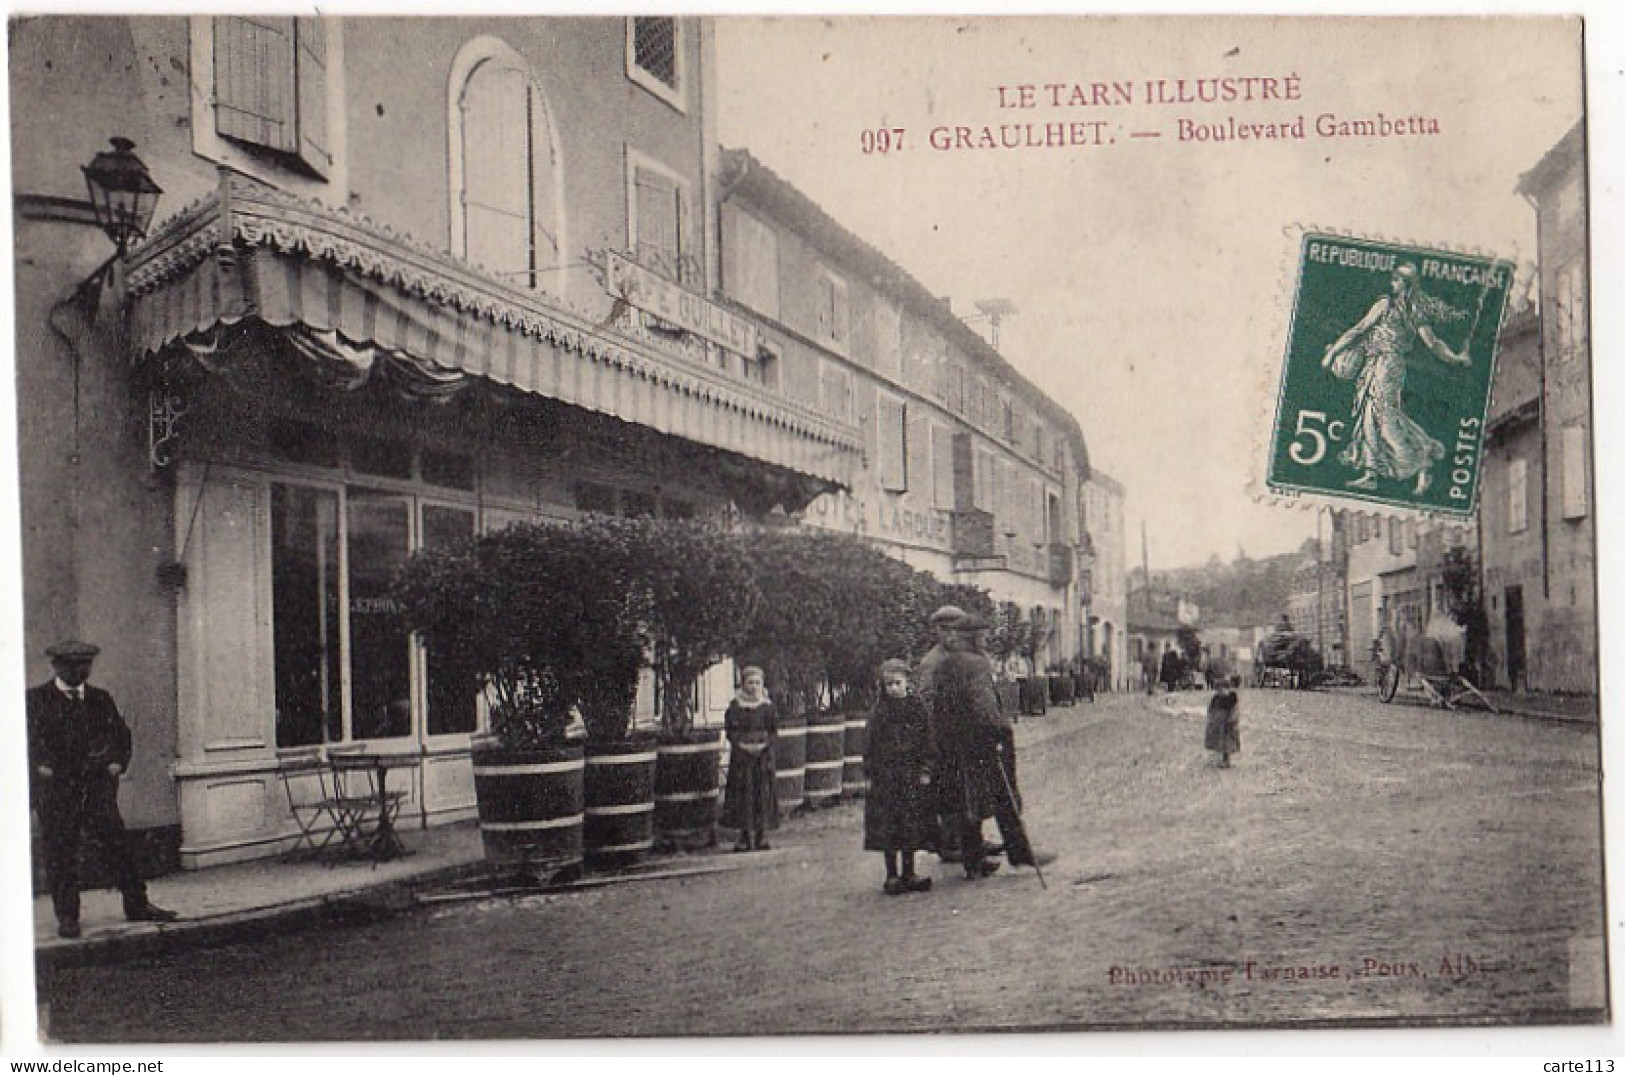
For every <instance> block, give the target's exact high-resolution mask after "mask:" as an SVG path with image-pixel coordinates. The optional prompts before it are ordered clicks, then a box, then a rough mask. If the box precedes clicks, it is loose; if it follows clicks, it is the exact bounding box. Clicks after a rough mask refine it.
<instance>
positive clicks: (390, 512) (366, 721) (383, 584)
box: [345, 489, 412, 739]
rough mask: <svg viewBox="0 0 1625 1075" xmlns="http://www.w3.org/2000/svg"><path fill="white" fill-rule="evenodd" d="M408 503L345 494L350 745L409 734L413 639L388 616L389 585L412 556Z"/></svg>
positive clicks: (383, 496)
mask: <svg viewBox="0 0 1625 1075" xmlns="http://www.w3.org/2000/svg"><path fill="white" fill-rule="evenodd" d="M411 512H412V502H411V501H410V500H409V499H408V498H407V497H404V496H399V495H396V494H392V493H378V492H373V491H371V490H366V489H350V490H348V491H347V495H346V512H345V522H346V526H347V531H348V532H347V540H346V545H347V546H348V552H349V568H350V579H349V581H350V714H351V715H350V730H351V735H352V738H355V739H395V738H400V737H403V736H407V735H410V734H411V733H412V670H411V663H412V662H411V639H410V636H409V635H408V633H407V631H406V630H405V628H404V627H402V626H401V624H400V622H399V621H398V620H397V619H396V617H395V615H394V611H395V610H394V606H393V603H392V601H391V599H390V586H391V584H392V583H393V582H394V580H395V573H396V572H397V571H398V570H399V569H400V567H401V565H402V564H404V563H405V562H406V558H407V556H408V555H410V553H411V548H412V545H411V540H412V514H411Z"/></svg>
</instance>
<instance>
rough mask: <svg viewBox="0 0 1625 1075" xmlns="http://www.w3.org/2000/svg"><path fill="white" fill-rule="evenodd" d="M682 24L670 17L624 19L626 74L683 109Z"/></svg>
mask: <svg viewBox="0 0 1625 1075" xmlns="http://www.w3.org/2000/svg"><path fill="white" fill-rule="evenodd" d="M683 67H684V64H683V24H682V22H681V21H679V20H678V19H676V18H674V17H671V16H651V15H635V16H633V17H631V18H629V19H627V20H626V75H627V77H628V78H630V79H631V80H632V81H633V82H636V83H637V84H638V85H640V86H642V87H643V88H644V89H646V90H648V91H649V92H650V93H652V94H654V95H655V96H656V97H659V98H660V99H661V100H662V101H665V102H666V103H667V104H669V105H671V106H672V107H673V108H675V109H677V110H678V111H686V110H687V103H686V101H685V91H684V85H683V76H684V74H685V72H684V70H683Z"/></svg>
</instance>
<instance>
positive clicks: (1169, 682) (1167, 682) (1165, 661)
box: [1162, 646, 1185, 694]
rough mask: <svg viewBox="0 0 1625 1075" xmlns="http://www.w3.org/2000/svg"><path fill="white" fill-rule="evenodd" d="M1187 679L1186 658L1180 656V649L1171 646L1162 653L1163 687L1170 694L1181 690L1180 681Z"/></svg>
mask: <svg viewBox="0 0 1625 1075" xmlns="http://www.w3.org/2000/svg"><path fill="white" fill-rule="evenodd" d="M1184 678H1185V658H1184V657H1182V656H1180V653H1179V647H1177V646H1169V647H1168V648H1167V649H1165V650H1163V651H1162V686H1163V689H1164V690H1166V691H1167V692H1168V693H1169V694H1172V693H1174V691H1177V690H1178V689H1179V681H1180V680H1182V679H1184Z"/></svg>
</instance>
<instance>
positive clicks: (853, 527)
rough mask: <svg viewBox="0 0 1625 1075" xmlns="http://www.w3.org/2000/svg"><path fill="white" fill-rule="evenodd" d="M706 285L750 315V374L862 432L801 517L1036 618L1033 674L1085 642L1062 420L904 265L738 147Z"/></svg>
mask: <svg viewBox="0 0 1625 1075" xmlns="http://www.w3.org/2000/svg"><path fill="white" fill-rule="evenodd" d="M718 189H719V191H720V195H719V204H720V209H719V224H720V231H721V242H722V294H723V296H724V301H725V302H727V303H728V304H729V307H730V308H731V309H734V310H736V311H738V312H739V313H740V314H741V315H742V316H747V317H750V318H752V319H754V320H757V321H759V322H760V323H761V324H762V325H763V326H764V328H763V332H762V336H761V340H760V345H759V346H760V351H759V359H758V361H757V363H756V365H755V367H754V368H753V370H752V371H751V375H752V376H753V377H754V378H756V379H757V380H759V381H760V382H761V383H763V384H764V385H767V386H770V387H771V388H772V390H774V391H776V392H779V393H781V394H782V395H783V396H784V398H786V399H787V400H794V401H795V402H796V403H797V404H798V405H799V406H801V407H803V408H806V409H808V410H812V411H814V412H817V413H820V414H822V415H824V416H826V417H827V418H829V419H830V420H831V421H832V422H836V423H840V424H842V425H843V426H844V425H848V424H854V423H855V424H856V425H857V426H858V427H859V428H860V429H861V430H862V442H863V456H864V463H863V466H862V468H861V469H860V470H859V472H858V474H857V477H856V479H855V480H854V482H853V484H852V485H851V487H850V488H847V489H842V490H837V491H833V492H830V493H826V494H824V495H822V496H820V497H817V498H815V499H814V500H813V501H812V502H811V504H810V505H809V506H808V507H807V508H806V510H805V512H804V513H803V514H802V516H801V520H802V522H803V523H804V524H805V525H809V526H814V527H819V528H823V529H829V530H836V531H841V532H844V533H851V534H857V535H860V536H862V537H864V538H867V539H869V540H871V541H873V542H874V543H875V544H876V545H877V546H878V547H880V548H882V549H884V550H886V551H887V552H888V553H890V554H892V555H895V556H897V557H898V558H899V559H902V560H904V561H905V562H907V563H908V564H910V565H911V566H913V567H915V568H917V569H920V570H923V571H929V572H931V573H932V574H933V575H935V576H936V577H937V578H939V579H941V580H943V581H946V582H961V583H969V584H973V585H976V586H980V587H982V588H983V589H985V590H987V591H988V592H989V593H990V594H991V596H992V597H993V599H994V600H995V601H997V602H1001V603H1002V602H1013V603H1015V604H1016V605H1018V606H1020V607H1021V609H1022V610H1023V611H1024V612H1026V613H1027V614H1028V615H1029V616H1030V617H1031V618H1032V619H1033V620H1034V621H1035V622H1037V623H1039V624H1040V625H1041V626H1042V627H1043V628H1044V629H1045V638H1046V641H1045V643H1044V644H1043V646H1042V647H1041V648H1040V649H1039V651H1038V652H1037V654H1036V663H1037V665H1038V666H1039V670H1040V671H1042V669H1043V667H1044V666H1045V665H1046V664H1048V663H1050V662H1052V661H1059V660H1064V659H1066V658H1069V657H1072V656H1075V655H1077V654H1078V653H1079V652H1080V645H1081V641H1082V638H1083V623H1084V621H1083V611H1082V604H1081V602H1080V600H1079V591H1078V581H1077V564H1078V553H1079V549H1080V547H1081V546H1082V544H1083V542H1084V540H1085V539H1084V532H1083V531H1082V529H1081V525H1082V523H1081V520H1080V519H1079V516H1078V512H1077V511H1076V510H1073V509H1069V508H1068V507H1067V506H1068V505H1076V504H1078V503H1079V499H1078V498H1079V489H1080V485H1081V483H1082V482H1083V481H1084V480H1085V479H1086V478H1087V477H1088V475H1089V469H1088V453H1087V449H1086V447H1085V444H1084V439H1083V433H1082V430H1081V429H1080V428H1079V426H1078V423H1077V420H1076V419H1075V418H1073V417H1072V416H1071V415H1070V414H1069V413H1068V412H1066V411H1065V410H1063V409H1062V408H1061V407H1060V406H1059V405H1057V404H1056V403H1055V402H1054V401H1053V400H1051V399H1050V398H1049V397H1048V396H1046V395H1045V394H1044V393H1042V392H1040V391H1039V390H1038V389H1037V388H1036V387H1035V386H1033V385H1032V383H1031V382H1030V381H1028V380H1027V379H1026V378H1025V377H1023V376H1022V375H1021V374H1019V373H1018V372H1017V371H1016V370H1015V369H1014V368H1012V367H1011V366H1010V364H1009V363H1008V362H1007V361H1006V360H1005V359H1004V358H1003V357H1002V356H1001V355H1000V354H999V353H998V351H996V350H995V349H994V348H993V347H992V346H991V345H990V344H989V343H988V342H987V341H986V340H984V339H983V338H982V337H981V336H980V335H978V334H977V333H976V332H975V331H973V330H972V329H971V328H969V327H968V326H967V325H965V323H964V322H963V321H961V320H960V319H959V318H958V317H956V316H955V315H954V313H953V311H952V309H951V308H950V307H949V306H948V305H947V304H946V303H944V302H943V301H942V300H941V299H939V298H937V297H936V296H933V295H931V294H930V293H929V292H927V291H926V290H925V288H924V287H923V286H922V285H921V284H920V283H919V282H918V281H917V280H915V279H914V278H913V277H912V276H910V275H908V274H907V273H906V272H904V271H903V270H902V269H901V268H899V267H898V266H897V265H896V264H895V263H893V262H891V261H890V260H889V259H887V258H886V257H885V256H884V255H883V254H881V253H880V252H879V251H878V250H876V249H875V248H874V247H872V246H870V245H869V244H868V243H866V242H864V241H863V240H861V239H860V238H858V237H857V236H855V235H853V234H852V233H851V232H850V231H848V230H847V229H846V228H844V227H843V226H842V225H841V224H840V223H838V222H837V221H835V220H834V219H833V218H831V217H830V216H829V215H828V214H827V213H826V212H825V211H824V210H823V209H822V208H820V207H819V206H818V205H816V204H815V203H814V202H813V201H812V200H811V199H809V198H808V197H807V196H806V195H805V194H803V193H802V192H801V191H799V190H797V189H796V188H795V187H793V186H791V185H790V184H789V183H787V182H785V181H784V180H783V179H782V178H780V177H779V176H777V175H775V174H774V173H773V172H772V171H771V170H769V169H768V168H766V167H765V166H763V165H762V164H761V163H760V162H759V161H757V160H755V159H754V158H753V157H751V156H750V154H749V153H747V152H744V151H741V150H729V151H725V152H724V154H723V163H722V167H721V170H720V174H719V178H718Z"/></svg>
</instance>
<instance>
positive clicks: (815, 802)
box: [802, 713, 846, 808]
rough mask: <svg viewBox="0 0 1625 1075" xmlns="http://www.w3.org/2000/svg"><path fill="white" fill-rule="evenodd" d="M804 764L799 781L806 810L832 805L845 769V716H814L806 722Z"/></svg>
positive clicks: (839, 791) (831, 714) (838, 798)
mask: <svg viewBox="0 0 1625 1075" xmlns="http://www.w3.org/2000/svg"><path fill="white" fill-rule="evenodd" d="M806 742H807V754H806V757H807V764H806V776H805V777H804V779H803V781H802V788H803V795H804V796H805V798H806V803H807V805H808V806H809V807H814V808H816V807H822V806H833V805H834V804H835V803H836V802H838V801H840V798H841V772H842V770H844V769H845V768H846V714H845V713H814V714H812V716H810V717H809V718H808V720H807V740H806Z"/></svg>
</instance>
